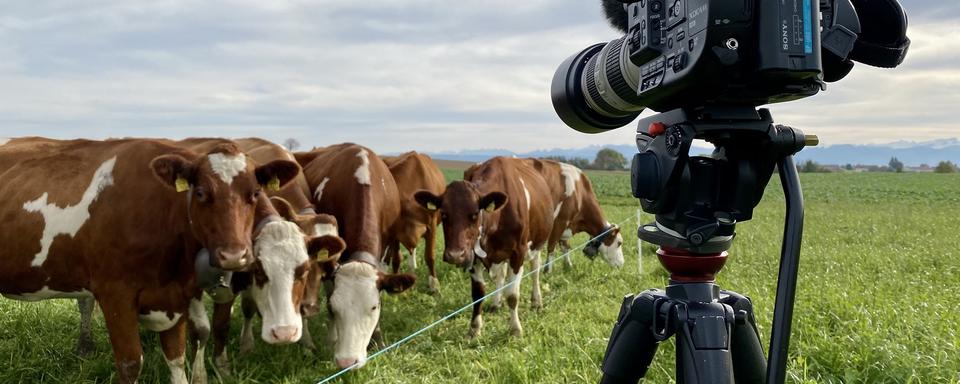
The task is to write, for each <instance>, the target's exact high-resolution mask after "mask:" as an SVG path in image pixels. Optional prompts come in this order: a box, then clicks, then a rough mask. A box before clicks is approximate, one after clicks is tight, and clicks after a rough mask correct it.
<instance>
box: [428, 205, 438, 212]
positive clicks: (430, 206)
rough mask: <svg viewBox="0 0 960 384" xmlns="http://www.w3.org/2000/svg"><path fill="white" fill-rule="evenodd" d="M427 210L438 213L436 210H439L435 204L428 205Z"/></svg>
mask: <svg viewBox="0 0 960 384" xmlns="http://www.w3.org/2000/svg"><path fill="white" fill-rule="evenodd" d="M427 209H428V210H431V211H436V210H437V205H436V204H434V203H427Z"/></svg>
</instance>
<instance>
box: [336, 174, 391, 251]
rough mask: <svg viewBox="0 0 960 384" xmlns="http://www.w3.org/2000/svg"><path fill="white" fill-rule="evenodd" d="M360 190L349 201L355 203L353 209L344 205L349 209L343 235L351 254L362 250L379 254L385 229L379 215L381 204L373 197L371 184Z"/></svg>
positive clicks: (346, 213)
mask: <svg viewBox="0 0 960 384" xmlns="http://www.w3.org/2000/svg"><path fill="white" fill-rule="evenodd" d="M359 191H360V193H359V194H358V196H356V197H355V198H353V199H351V200H350V201H349V202H348V203H347V204H353V206H352V208H353V209H350V207H343V208H347V209H346V212H345V216H346V217H345V218H344V219H345V220H343V226H344V227H343V236H342V237H343V240H344V241H345V242H346V243H347V248H348V249H350V252H351V255H352V254H355V253H361V252H367V253H370V254H372V255H379V254H380V251H381V249H380V248H381V243H380V236H381V232H382V231H383V228H381V223H380V217H379V210H380V206H379V204H377V201H375V200H374V199H373V196H372V195H373V194H372V191H371V187H370V186H363V187H362V188H360V189H359ZM338 219H339V217H338Z"/></svg>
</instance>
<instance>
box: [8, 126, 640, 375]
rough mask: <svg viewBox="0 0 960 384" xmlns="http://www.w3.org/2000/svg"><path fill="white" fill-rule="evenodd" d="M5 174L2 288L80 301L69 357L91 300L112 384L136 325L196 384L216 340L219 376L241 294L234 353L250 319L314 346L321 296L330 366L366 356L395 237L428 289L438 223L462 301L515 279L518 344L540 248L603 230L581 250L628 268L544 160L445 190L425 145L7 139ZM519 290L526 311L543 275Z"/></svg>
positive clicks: (485, 166) (135, 371) (571, 177)
mask: <svg viewBox="0 0 960 384" xmlns="http://www.w3.org/2000/svg"><path fill="white" fill-rule="evenodd" d="M0 179H2V180H3V182H2V183H0V195H3V196H4V199H3V200H2V201H0V218H2V220H3V223H4V224H3V226H2V229H0V244H2V246H0V294H3V296H5V297H7V298H11V299H16V300H28V301H37V300H44V299H51V298H75V299H78V303H79V308H80V312H81V323H82V324H81V326H80V330H81V331H80V341H79V344H78V347H79V348H80V349H81V350H89V348H90V347H91V337H90V315H91V312H92V311H93V307H94V305H93V303H94V300H95V301H96V303H97V304H99V306H100V308H101V309H102V311H103V318H104V322H105V324H106V327H107V330H108V333H109V337H110V343H111V345H112V347H113V352H114V357H115V364H116V369H117V372H118V376H119V381H120V382H121V383H133V382H135V381H136V380H137V377H138V376H139V374H140V369H141V365H142V361H143V357H142V356H143V354H142V346H141V344H140V336H139V329H140V326H143V327H144V328H146V329H148V330H151V331H155V332H159V335H160V344H161V349H162V351H163V354H164V356H165V358H166V361H167V364H168V366H169V369H170V374H171V382H173V383H186V382H187V373H186V361H185V360H186V358H185V356H186V353H185V352H186V346H187V341H188V340H187V333H188V330H189V334H190V335H191V337H190V343H191V347H192V348H193V350H194V351H195V352H196V353H195V356H196V357H195V358H194V360H193V362H192V382H194V383H197V382H205V381H206V369H205V368H204V366H203V362H204V346H205V345H206V344H207V340H208V339H209V336H210V335H211V333H212V335H213V338H214V356H215V358H214V361H215V362H216V365H217V366H218V368H219V369H220V370H221V371H222V372H223V373H227V374H228V372H229V363H228V358H227V352H226V351H227V350H226V345H227V342H228V339H227V338H228V336H229V332H228V331H229V328H230V327H229V323H230V318H231V310H232V308H233V307H234V301H235V299H236V298H237V297H240V298H241V308H242V310H243V314H244V325H243V327H242V331H241V334H240V350H241V351H247V350H249V349H250V348H252V347H253V343H254V336H253V322H252V319H253V317H254V316H255V315H257V314H259V315H260V317H261V318H262V328H261V332H260V337H261V338H262V339H263V340H264V341H266V342H267V343H270V344H283V343H292V342H297V341H300V342H301V344H304V346H305V347H308V348H313V343H312V337H311V336H310V335H309V334H308V332H307V331H308V328H307V327H306V326H305V324H306V319H307V318H308V317H311V316H313V315H315V314H317V313H318V312H320V302H321V301H325V303H326V308H327V312H328V319H329V323H328V330H329V335H328V338H327V341H328V343H329V344H330V345H331V346H332V348H333V356H334V360H335V362H336V364H337V365H338V366H340V367H342V368H347V367H351V366H362V365H363V363H364V361H365V359H366V356H367V348H368V345H370V344H371V341H373V342H374V343H376V342H377V341H378V338H380V337H381V336H379V323H380V321H381V319H380V292H381V291H386V292H387V293H398V292H403V291H405V290H407V289H409V288H410V287H411V286H413V285H414V284H415V282H416V277H415V276H414V275H412V274H409V273H404V274H401V273H398V272H399V270H400V268H401V264H402V263H401V251H400V249H401V247H402V248H404V249H406V251H407V252H408V253H409V255H410V257H409V258H408V269H409V270H410V271H411V272H412V271H413V269H415V268H416V260H415V257H414V256H415V255H416V248H417V244H418V243H419V240H420V239H421V238H426V249H425V252H424V254H425V261H426V264H427V268H428V269H429V281H428V283H427V285H428V289H429V291H431V292H436V291H438V290H439V289H440V286H439V281H438V280H437V274H436V270H435V263H434V256H435V255H434V248H435V243H436V239H437V230H438V225H439V224H440V223H442V224H443V226H442V228H443V235H444V243H445V247H444V250H443V260H444V261H445V262H448V263H451V264H454V265H457V266H459V267H462V268H463V269H464V270H467V271H469V273H470V275H471V282H472V295H473V299H474V300H477V299H480V298H482V297H484V296H485V284H484V276H483V271H484V270H487V271H489V274H490V276H491V277H492V279H493V280H494V281H495V282H496V284H497V285H498V287H502V286H503V284H504V283H505V282H504V280H505V279H506V280H508V281H510V282H514V284H512V285H511V286H510V287H508V288H507V289H505V296H506V301H507V305H508V306H509V307H510V329H511V332H512V334H514V335H517V336H519V335H520V334H521V332H522V330H521V325H520V318H519V316H518V313H517V307H518V305H519V301H520V300H519V298H520V281H519V279H520V277H521V276H522V275H523V269H524V264H525V262H526V261H530V262H531V268H532V270H534V271H538V270H539V269H540V263H541V257H540V254H541V251H543V250H544V249H545V250H546V251H547V255H548V258H550V257H553V255H554V253H555V250H556V249H557V247H560V249H561V250H562V251H564V253H566V252H565V251H566V250H568V249H569V244H568V243H567V241H568V240H569V239H570V238H571V237H572V236H573V234H575V233H579V232H587V233H588V234H590V235H591V236H598V235H601V234H604V235H603V236H600V238H599V239H598V240H596V241H594V242H593V243H591V244H590V245H588V246H587V248H585V253H587V254H588V255H590V256H594V255H597V254H600V255H601V256H602V257H603V258H604V259H605V260H606V261H607V262H609V263H610V264H612V265H615V266H621V265H622V264H623V253H622V250H621V245H622V243H623V240H622V237H621V236H620V234H619V229H618V228H616V227H614V226H612V225H611V224H610V223H609V222H607V221H606V220H604V218H603V215H602V212H601V209H600V205H599V203H598V202H597V199H596V197H595V196H594V193H593V190H592V187H591V184H590V181H589V180H588V179H587V177H586V176H585V175H584V174H583V173H582V172H581V171H580V170H579V169H577V168H575V167H573V166H571V165H568V164H563V163H558V162H553V161H546V160H538V159H516V158H504V157H497V158H493V159H491V160H489V161H487V162H484V163H481V164H476V165H474V166H472V167H471V168H469V169H468V170H466V171H465V172H464V179H463V181H454V182H452V183H449V184H447V183H446V182H445V180H444V177H443V173H441V172H440V170H439V169H438V167H437V166H436V164H435V163H434V162H433V161H432V160H431V159H430V158H429V157H427V156H425V155H422V154H418V153H416V152H409V153H405V154H402V155H400V156H396V157H382V158H381V157H379V156H377V154H375V153H374V152H373V151H371V150H369V149H367V148H365V147H362V146H359V145H356V144H339V145H333V146H329V147H325V148H316V149H314V150H312V151H309V152H302V153H290V152H288V151H286V150H285V149H284V148H283V147H280V146H278V145H275V144H273V143H270V142H268V141H265V140H260V139H242V140H225V139H188V140H183V141H170V140H154V139H122V140H107V141H88V140H72V141H60V140H52V139H45V138H19V139H11V140H4V139H0ZM566 262H567V263H568V264H569V263H570V260H569V258H568V259H567V260H566ZM385 263H386V264H385ZM481 267H482V268H481ZM384 269H392V272H387V271H385V270H384ZM532 284H533V294H532V297H531V301H532V306H533V307H535V308H539V307H540V306H541V305H542V301H541V293H540V278H539V273H538V272H534V273H533V275H532ZM321 287H322V288H323V292H324V294H325V300H321V299H320V298H318V296H320V289H321ZM205 292H206V293H207V294H208V296H210V297H211V298H212V300H213V303H214V306H213V308H214V311H213V320H212V323H211V321H210V319H209V317H208V314H207V311H206V307H205V305H204V304H203V295H204V293H205ZM500 300H501V298H500V296H499V295H497V296H495V297H494V298H493V299H492V306H493V307H497V306H499V304H500ZM481 313H482V302H478V303H477V304H476V305H475V306H474V308H473V318H472V321H471V323H470V331H469V336H470V337H477V336H479V335H480V331H481V328H482V326H483V320H482V317H481ZM386 321H389V319H386Z"/></svg>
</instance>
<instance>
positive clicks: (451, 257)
mask: <svg viewBox="0 0 960 384" xmlns="http://www.w3.org/2000/svg"><path fill="white" fill-rule="evenodd" d="M466 253H467V252H466V251H464V250H462V249H461V250H447V251H445V252H443V261H444V262H447V263H450V264H456V265H460V264H462V263H463V259H464V258H465V255H466Z"/></svg>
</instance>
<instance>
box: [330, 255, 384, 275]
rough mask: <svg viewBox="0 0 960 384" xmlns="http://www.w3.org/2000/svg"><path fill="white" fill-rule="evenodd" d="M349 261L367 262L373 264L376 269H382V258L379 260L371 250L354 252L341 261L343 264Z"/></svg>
mask: <svg viewBox="0 0 960 384" xmlns="http://www.w3.org/2000/svg"><path fill="white" fill-rule="evenodd" d="M347 263H366V264H369V265H370V266H372V267H373V268H374V269H376V270H378V271H379V270H380V260H377V258H376V257H375V256H373V255H372V254H370V253H369V252H354V253H352V254H350V256H349V257H348V258H347V259H346V260H342V261H341V263H340V264H341V265H343V264H347Z"/></svg>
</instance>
